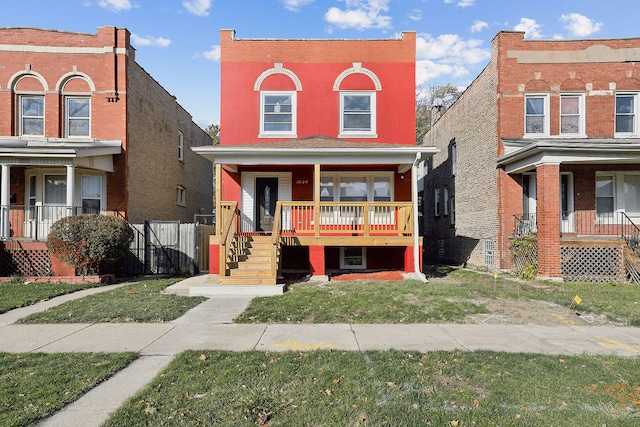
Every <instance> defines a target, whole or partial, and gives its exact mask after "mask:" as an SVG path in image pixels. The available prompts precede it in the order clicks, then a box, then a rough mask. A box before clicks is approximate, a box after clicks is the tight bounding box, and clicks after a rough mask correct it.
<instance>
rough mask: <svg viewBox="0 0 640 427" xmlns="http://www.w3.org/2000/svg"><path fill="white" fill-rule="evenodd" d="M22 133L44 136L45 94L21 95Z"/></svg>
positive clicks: (20, 123)
mask: <svg viewBox="0 0 640 427" xmlns="http://www.w3.org/2000/svg"><path fill="white" fill-rule="evenodd" d="M19 104H20V106H19V108H20V109H19V116H20V117H19V120H20V122H19V127H20V135H31V136H44V96H27V95H23V96H20V100H19Z"/></svg>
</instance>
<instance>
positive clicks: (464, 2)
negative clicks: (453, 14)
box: [444, 0, 476, 7]
mask: <svg viewBox="0 0 640 427" xmlns="http://www.w3.org/2000/svg"><path fill="white" fill-rule="evenodd" d="M456 1H457V2H458V7H469V6H473V5H474V4H475V3H476V0H444V2H445V3H446V4H451V3H455V2H456Z"/></svg>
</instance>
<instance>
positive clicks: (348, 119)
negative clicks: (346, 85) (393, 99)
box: [340, 91, 376, 137]
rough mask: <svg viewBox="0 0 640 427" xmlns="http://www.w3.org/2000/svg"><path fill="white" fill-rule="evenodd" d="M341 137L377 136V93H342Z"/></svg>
mask: <svg viewBox="0 0 640 427" xmlns="http://www.w3.org/2000/svg"><path fill="white" fill-rule="evenodd" d="M340 136H359V137H375V136H376V93H375V92H364V91H357V92H340Z"/></svg>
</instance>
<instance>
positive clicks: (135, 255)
mask: <svg viewBox="0 0 640 427" xmlns="http://www.w3.org/2000/svg"><path fill="white" fill-rule="evenodd" d="M130 225H131V228H132V229H133V232H134V238H133V242H132V243H131V245H130V246H129V252H128V253H127V254H126V255H125V259H124V273H125V274H128V275H136V274H178V273H182V272H189V273H190V274H196V273H200V272H205V271H208V270H209V236H210V235H212V234H215V229H214V226H213V225H211V224H206V223H203V222H199V221H198V222H194V223H180V221H145V222H144V223H143V224H130Z"/></svg>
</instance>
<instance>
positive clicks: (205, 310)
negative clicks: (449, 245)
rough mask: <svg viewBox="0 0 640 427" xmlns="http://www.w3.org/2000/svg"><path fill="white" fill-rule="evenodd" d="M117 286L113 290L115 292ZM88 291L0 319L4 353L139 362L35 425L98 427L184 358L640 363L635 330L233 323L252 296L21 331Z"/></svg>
mask: <svg viewBox="0 0 640 427" xmlns="http://www.w3.org/2000/svg"><path fill="white" fill-rule="evenodd" d="M115 286H121V285H115ZM109 288H110V287H103V288H95V289H90V290H88V291H82V292H83V293H80V292H79V293H76V294H71V295H67V296H64V297H58V298H55V299H53V300H51V301H47V302H45V303H40V304H36V305H34V306H30V307H26V308H22V309H17V310H13V311H11V312H8V313H5V314H3V315H0V351H3V352H16V353H17V352H46V353H56V352H120V351H134V352H138V353H140V355H141V357H140V358H139V359H138V360H136V361H135V362H134V363H132V364H131V365H130V366H128V367H127V368H126V369H124V370H122V371H121V372H119V373H118V374H117V375H115V376H114V377H112V378H111V379H110V380H108V381H105V382H104V383H103V384H101V385H99V386H98V387H96V388H94V389H93V390H91V391H90V392H89V393H87V394H86V395H84V396H83V397H82V398H80V399H79V400H78V401H76V402H74V403H73V404H71V405H69V406H68V407H66V408H65V409H63V410H62V411H60V412H58V413H57V414H55V415H54V416H52V417H50V418H48V419H46V420H44V421H43V422H42V423H41V424H40V425H42V426H65V427H69V426H83V427H87V426H99V425H100V424H102V423H103V422H104V421H105V420H106V419H107V418H108V416H109V414H111V413H112V412H113V411H114V410H115V409H117V408H118V407H119V406H120V405H121V404H122V403H123V402H124V401H125V400H126V399H128V398H129V397H130V396H132V395H133V394H135V393H136V392H137V391H138V390H140V389H141V388H142V387H143V386H144V385H145V384H147V383H148V382H149V381H150V380H151V379H153V377H155V376H156V375H157V374H158V373H159V372H160V371H161V370H162V369H163V368H164V367H166V366H167V364H169V362H170V361H171V360H172V359H173V357H174V356H175V355H176V354H178V353H180V352H182V351H184V350H215V349H220V350H231V351H247V350H259V351H267V350H268V351H287V350H296V351H299V350H312V349H322V348H326V349H329V348H331V349H341V350H352V351H361V350H374V349H376V350H385V349H400V350H418V351H434V350H454V349H461V350H469V351H472V350H479V349H486V350H495V351H508V352H536V353H547V354H568V355H571V354H611V353H615V354H618V355H621V356H639V355H640V328H632V327H609V326H606V327H604V326H589V325H585V326H562V327H545V326H536V325H487V324H484V325H468V324H408V325H399V324H384V325H363V324H293V325H288V324H256V325H240V324H234V323H233V318H234V317H236V316H237V315H238V314H240V313H242V312H243V311H244V309H245V308H246V306H247V305H248V304H249V302H250V301H251V299H252V298H251V297H250V296H245V295H243V296H218V297H214V298H210V299H208V300H206V301H205V302H203V303H202V304H200V305H199V306H197V307H195V308H194V309H192V310H190V311H189V312H187V313H186V314H185V315H184V316H182V317H181V318H179V319H177V320H175V321H172V322H167V323H155V324H55V325H22V324H16V323H15V321H16V320H17V319H19V318H20V317H24V316H26V315H28V314H30V313H31V312H34V311H39V310H43V309H46V308H48V307H50V306H54V305H56V304H58V303H61V302H64V301H67V300H69V299H73V298H78V297H81V296H83V295H86V294H87V293H93V292H99V291H100V290H103V291H104V290H108V289H109Z"/></svg>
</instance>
